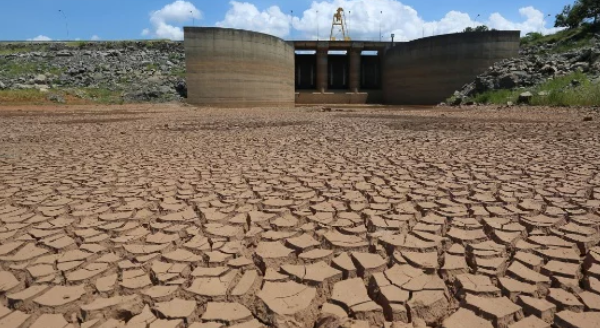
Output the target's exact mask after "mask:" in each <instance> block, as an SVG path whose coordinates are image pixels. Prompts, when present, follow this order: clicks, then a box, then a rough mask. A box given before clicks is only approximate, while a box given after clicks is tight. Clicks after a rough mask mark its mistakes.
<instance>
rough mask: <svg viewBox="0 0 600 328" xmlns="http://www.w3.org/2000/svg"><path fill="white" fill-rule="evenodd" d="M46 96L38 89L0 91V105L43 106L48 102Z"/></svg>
mask: <svg viewBox="0 0 600 328" xmlns="http://www.w3.org/2000/svg"><path fill="white" fill-rule="evenodd" d="M47 97H48V94H47V93H44V92H41V91H40V90H39V89H23V90H0V104H14V103H20V104H22V103H27V104H34V105H38V104H43V103H47V102H48V99H47Z"/></svg>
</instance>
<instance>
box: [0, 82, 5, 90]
mask: <svg viewBox="0 0 600 328" xmlns="http://www.w3.org/2000/svg"><path fill="white" fill-rule="evenodd" d="M4 89H6V84H4V83H2V81H0V90H4Z"/></svg>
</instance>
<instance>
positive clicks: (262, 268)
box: [0, 105, 600, 328]
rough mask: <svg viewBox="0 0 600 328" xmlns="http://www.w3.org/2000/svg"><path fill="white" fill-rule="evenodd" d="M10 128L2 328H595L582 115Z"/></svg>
mask: <svg viewBox="0 0 600 328" xmlns="http://www.w3.org/2000/svg"><path fill="white" fill-rule="evenodd" d="M21 109H22V110H21V111H17V110H13V109H11V108H3V109H2V110H1V111H0V222H1V223H0V244H1V245H0V266H1V268H0V304H1V305H0V327H2V328H4V327H6V328H21V327H23V328H27V327H32V328H67V327H72V328H76V327H81V328H92V327H93V328H113V327H128V328H129V327H132V328H134V327H135V328H183V327H191V328H218V327H236V328H254V327H265V326H266V327H282V328H283V327H286V328H287V327H289V328H302V327H306V328H311V327H319V328H336V327H344V328H368V327H393V328H407V327H426V326H429V327H444V328H460V327H469V328H470V327H473V328H492V327H494V328H544V327H556V328H571V327H573V328H575V327H577V328H592V327H599V326H600V312H599V311H600V247H599V246H598V242H599V240H600V234H599V231H600V211H599V207H600V175H599V171H598V169H599V168H600V132H599V131H600V124H599V123H598V122H600V116H599V115H597V114H595V113H592V111H591V110H565V109H544V108H521V109H519V108H516V109H501V110H498V109H493V108H487V109H471V110H456V109H423V110H406V109H405V110H386V109H373V108H371V109H368V108H359V109H354V110H352V111H351V112H348V111H346V112H336V111H335V110H334V111H333V112H320V111H317V110H315V109H310V108H296V109H245V110H235V109H220V110H217V109H194V108H191V107H184V106H180V105H156V106H138V107H135V106H133V107H132V106H125V107H105V108H101V107H89V108H88V107H86V108H70V107H61V108H46V109H44V108H42V109H36V110H34V108H25V109H23V108H21ZM586 116H587V118H586V119H585V120H584V117H586ZM590 118H591V121H590ZM584 121H585V122H584Z"/></svg>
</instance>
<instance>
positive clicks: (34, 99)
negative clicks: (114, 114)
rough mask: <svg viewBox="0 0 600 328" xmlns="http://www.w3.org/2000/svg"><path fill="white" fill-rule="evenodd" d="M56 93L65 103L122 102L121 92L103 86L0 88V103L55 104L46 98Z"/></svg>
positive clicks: (109, 103) (111, 103) (107, 103)
mask: <svg viewBox="0 0 600 328" xmlns="http://www.w3.org/2000/svg"><path fill="white" fill-rule="evenodd" d="M52 94H56V95H59V96H61V97H62V98H64V99H65V103H66V104H86V103H97V104H106V105H113V104H123V103H124V100H123V97H122V96H121V92H119V91H113V90H109V89H104V88H86V89H51V90H48V92H42V91H40V90H39V89H22V90H0V104H33V105H43V104H55V102H53V101H51V100H49V99H48V96H49V95H52Z"/></svg>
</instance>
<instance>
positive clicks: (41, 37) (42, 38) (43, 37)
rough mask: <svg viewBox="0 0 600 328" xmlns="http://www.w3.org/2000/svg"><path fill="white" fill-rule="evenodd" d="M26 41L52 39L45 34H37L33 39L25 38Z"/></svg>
mask: <svg viewBox="0 0 600 328" xmlns="http://www.w3.org/2000/svg"><path fill="white" fill-rule="evenodd" d="M27 41H52V39H51V38H49V37H47V36H45V35H38V36H36V37H35V38H33V39H27Z"/></svg>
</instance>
